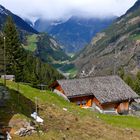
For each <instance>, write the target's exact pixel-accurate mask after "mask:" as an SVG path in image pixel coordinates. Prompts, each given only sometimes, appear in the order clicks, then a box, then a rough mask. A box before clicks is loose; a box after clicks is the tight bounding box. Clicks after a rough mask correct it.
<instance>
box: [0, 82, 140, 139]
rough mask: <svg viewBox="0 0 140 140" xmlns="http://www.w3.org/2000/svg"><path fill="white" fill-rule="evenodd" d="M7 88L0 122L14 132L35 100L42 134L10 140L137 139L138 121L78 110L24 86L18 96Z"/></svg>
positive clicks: (13, 86)
mask: <svg viewBox="0 0 140 140" xmlns="http://www.w3.org/2000/svg"><path fill="white" fill-rule="evenodd" d="M7 87H8V89H9V92H10V94H11V98H10V100H9V101H8V102H7V107H5V108H3V109H0V116H1V118H2V119H3V120H1V121H3V122H5V123H7V124H8V123H10V124H14V125H13V129H15V130H16V129H18V127H19V126H20V123H21V122H22V121H23V120H24V121H25V120H26V121H29V120H31V118H30V114H31V113H32V111H33V110H34V109H35V97H37V98H38V102H39V114H40V116H41V117H42V118H43V119H44V126H43V127H42V128H41V129H42V130H43V132H42V133H40V134H38V135H37V134H34V135H32V136H28V137H24V138H19V137H17V136H15V135H13V138H14V140H22V139H24V140H33V139H34V140H65V139H66V140H78V139H81V140H89V139H90V140H94V139H100V140H112V139H114V140H118V139H119V140H125V139H126V140H127V139H140V134H139V130H140V118H137V117H132V116H112V115H103V114H98V113H95V112H93V111H91V110H84V109H80V108H79V107H77V106H75V105H74V104H72V103H68V102H66V101H64V100H63V99H62V98H61V97H58V96H57V95H55V94H53V93H51V92H50V91H46V92H40V90H38V89H34V88H32V87H30V86H28V85H23V84H20V85H19V93H18V92H16V90H17V84H16V83H14V82H7ZM63 108H67V111H64V110H63ZM22 123H23V122H22ZM13 131H14V130H13Z"/></svg>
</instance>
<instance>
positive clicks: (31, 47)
mask: <svg viewBox="0 0 140 140" xmlns="http://www.w3.org/2000/svg"><path fill="white" fill-rule="evenodd" d="M36 43H37V35H35V34H34V35H29V36H27V44H28V46H24V48H25V49H26V50H28V51H31V52H34V51H35V50H36V48H37V45H36Z"/></svg>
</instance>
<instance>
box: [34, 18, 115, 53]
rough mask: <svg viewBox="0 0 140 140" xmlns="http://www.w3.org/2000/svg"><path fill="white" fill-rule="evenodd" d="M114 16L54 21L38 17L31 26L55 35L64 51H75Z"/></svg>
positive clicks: (106, 25) (104, 26)
mask: <svg viewBox="0 0 140 140" xmlns="http://www.w3.org/2000/svg"><path fill="white" fill-rule="evenodd" d="M115 18H116V17H111V18H106V19H105V18H104V19H98V18H79V17H71V18H69V19H67V20H56V21H53V20H52V21H49V20H43V19H38V20H37V21H36V22H35V23H34V26H33V27H34V28H35V29H36V30H37V31H39V32H48V33H49V34H50V35H52V36H53V37H55V38H56V39H57V40H58V41H59V43H60V44H61V45H62V46H63V49H64V50H65V52H67V53H75V52H78V51H79V50H81V49H82V48H83V47H84V46H85V45H86V44H87V43H88V42H90V41H91V38H92V37H93V36H94V35H95V34H96V33H98V32H99V31H102V30H103V29H105V28H106V27H108V26H109V25H110V24H111V23H112V22H113V20H114V19H115Z"/></svg>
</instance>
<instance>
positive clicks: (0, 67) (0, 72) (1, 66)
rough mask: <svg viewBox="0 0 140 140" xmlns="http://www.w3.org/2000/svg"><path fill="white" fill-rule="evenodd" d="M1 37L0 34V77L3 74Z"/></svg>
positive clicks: (2, 44)
mask: <svg viewBox="0 0 140 140" xmlns="http://www.w3.org/2000/svg"><path fill="white" fill-rule="evenodd" d="M3 46H4V43H3V36H2V35H1V34H0V75H1V74H4V67H3V66H4V54H3V53H4V52H3Z"/></svg>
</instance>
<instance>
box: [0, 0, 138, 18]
mask: <svg viewBox="0 0 140 140" xmlns="http://www.w3.org/2000/svg"><path fill="white" fill-rule="evenodd" d="M135 2H136V0H0V4H1V5H3V6H5V7H6V8H7V9H9V10H11V11H12V12H13V13H15V14H17V15H19V16H21V17H23V18H30V19H32V20H33V19H34V18H35V19H36V18H38V17H43V18H46V19H58V18H64V17H69V16H71V15H73V16H86V17H106V16H112V15H114V16H120V15H122V14H124V13H125V12H126V10H128V9H129V8H130V7H131V6H132V5H133V4H134V3H135Z"/></svg>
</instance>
